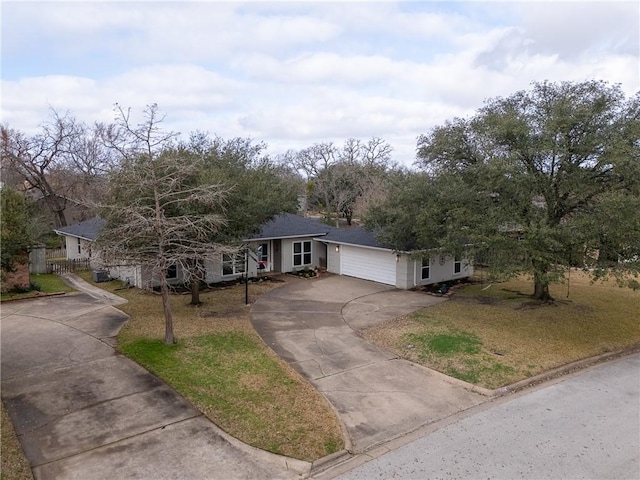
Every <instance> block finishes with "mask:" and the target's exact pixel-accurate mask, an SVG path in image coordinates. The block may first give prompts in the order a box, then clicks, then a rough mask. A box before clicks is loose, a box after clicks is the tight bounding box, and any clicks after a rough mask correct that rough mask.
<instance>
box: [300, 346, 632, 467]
mask: <svg viewBox="0 0 640 480" xmlns="http://www.w3.org/2000/svg"><path fill="white" fill-rule="evenodd" d="M636 353H640V345H633V346H631V347H628V348H625V349H623V350H618V351H615V352H607V353H603V354H601V355H596V356H595V357H589V358H584V359H582V360H577V361H575V362H571V363H568V364H566V365H562V366H560V367H557V368H554V369H552V370H549V371H547V372H544V373H541V374H539V375H536V376H534V377H531V378H527V379H524V380H521V381H519V382H516V383H513V384H511V385H507V386H505V387H501V388H497V389H495V390H489V389H486V388H482V387H477V386H476V385H473V384H471V383H467V382H464V381H462V380H458V379H457V378H453V377H448V376H447V375H445V374H443V373H440V372H437V371H435V370H431V369H427V367H422V366H421V365H417V364H414V365H416V366H419V367H421V368H425V369H427V370H429V371H430V372H432V373H435V374H438V375H441V376H443V377H447V378H448V379H449V381H450V383H452V384H457V385H459V386H461V387H463V388H466V389H467V390H471V391H474V392H476V393H479V394H481V395H484V396H486V397H488V398H487V401H485V402H482V403H480V404H478V405H476V406H475V407H471V408H470V409H466V410H460V411H459V412H457V413H454V414H452V415H449V416H448V417H445V418H442V419H440V420H436V421H434V422H430V423H427V424H424V425H420V426H418V427H417V428H416V429H415V430H412V431H410V432H406V433H404V434H401V435H399V436H397V437H394V438H389V439H388V440H386V441H383V442H380V443H377V444H375V445H372V446H371V447H370V448H368V449H366V450H364V451H362V452H358V453H351V452H348V451H347V450H341V451H339V452H336V453H333V454H331V455H327V456H326V457H322V458H320V459H318V460H316V461H315V462H313V463H312V465H311V470H310V472H309V476H308V477H307V478H318V479H324V478H333V476H334V475H328V476H325V474H327V472H329V471H330V470H332V469H334V468H337V467H340V465H342V464H348V463H351V462H354V464H353V467H349V468H348V470H343V471H340V469H339V472H337V474H338V475H340V474H342V473H345V472H347V471H350V470H352V469H353V468H357V467H358V466H360V465H361V464H364V463H366V462H368V461H369V460H372V459H373V458H376V457H378V456H380V455H382V454H385V453H388V452H390V451H393V450H395V449H396V448H398V447H399V446H401V445H403V444H406V443H409V442H411V441H412V440H413V439H414V438H413V437H416V435H419V436H423V435H426V434H428V433H425V430H424V429H426V428H427V429H433V428H435V429H439V428H440V427H438V426H437V425H442V424H443V422H444V423H446V424H448V423H451V421H452V420H451V419H454V418H456V416H457V415H459V414H464V412H466V411H468V410H473V409H474V408H477V407H480V406H483V405H484V406H485V407H486V405H488V404H489V403H490V402H491V401H493V400H496V399H498V398H502V397H505V396H507V395H508V394H514V393H516V392H520V391H522V390H525V389H527V388H530V387H534V386H537V385H541V384H543V383H546V382H550V381H552V380H554V379H557V378H559V377H562V376H564V375H568V374H571V373H575V372H578V371H580V370H585V369H587V368H589V367H592V366H594V365H597V364H600V363H604V362H607V361H610V360H616V359H618V358H622V357H625V356H627V355H632V354H636ZM420 432H422V433H420ZM403 439H405V440H403ZM394 445H395V446H394ZM374 452H379V453H377V454H376V453H374Z"/></svg>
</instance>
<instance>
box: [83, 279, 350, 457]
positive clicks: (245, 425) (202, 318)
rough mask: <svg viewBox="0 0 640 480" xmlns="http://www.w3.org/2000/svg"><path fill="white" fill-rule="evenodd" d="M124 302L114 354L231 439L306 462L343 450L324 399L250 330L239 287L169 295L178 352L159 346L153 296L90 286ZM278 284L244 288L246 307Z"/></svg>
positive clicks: (160, 327)
mask: <svg viewBox="0 0 640 480" xmlns="http://www.w3.org/2000/svg"><path fill="white" fill-rule="evenodd" d="M80 276H81V277H83V278H84V279H85V280H87V281H89V282H91V283H93V284H94V285H96V286H99V287H101V288H104V289H105V290H109V291H111V292H113V293H115V294H117V295H120V296H122V297H123V298H126V299H127V300H128V301H129V303H127V304H124V305H119V306H118V308H119V309H121V310H122V311H124V312H125V313H127V314H128V315H129V316H130V317H131V320H130V321H129V322H128V323H127V324H126V325H125V326H124V327H123V329H122V330H121V332H120V334H119V335H118V344H119V349H120V350H121V351H122V353H124V354H125V355H127V356H128V357H130V358H132V359H133V360H135V361H136V362H138V363H140V364H141V365H142V366H144V367H145V368H147V369H148V370H149V371H151V372H152V373H154V374H155V375H157V376H158V377H160V378H162V379H163V380H164V381H166V382H167V383H168V384H169V385H171V386H172V387H173V388H175V389H176V390H177V391H178V392H180V393H181V394H182V395H183V396H184V397H185V398H187V399H188V400H189V401H190V402H191V403H192V404H193V405H194V406H196V408H198V409H199V410H200V411H202V412H203V413H204V414H205V415H206V416H207V417H209V418H210V419H211V420H212V421H213V422H215V423H216V424H217V425H218V426H219V427H220V428H222V429H223V430H225V431H226V432H227V433H229V434H231V435H232V436H234V437H236V438H238V439H239V440H242V441H243V442H245V443H247V444H249V445H252V446H254V447H258V448H261V449H263V450H267V451H270V452H274V453H278V454H281V455H286V456H289V457H293V458H297V459H301V460H307V461H313V460H316V459H318V458H321V457H324V456H326V455H328V454H331V453H334V452H336V451H338V450H340V449H342V448H344V440H343V437H342V430H341V428H340V424H339V422H338V419H337V417H336V415H335V413H334V411H333V409H332V408H331V406H330V405H329V404H328V402H327V401H326V399H325V398H324V397H323V396H322V395H321V394H320V393H319V392H318V391H317V390H316V389H315V388H313V387H312V386H311V385H310V384H309V383H308V382H307V381H306V380H304V379H303V378H302V377H300V375H298V373H297V372H295V371H294V370H293V369H292V368H291V367H290V366H289V365H288V364H287V363H286V362H284V361H283V360H281V359H280V358H279V357H278V356H277V355H275V354H274V353H273V352H272V351H271V350H270V349H269V348H268V347H267V346H266V345H265V344H264V342H263V341H262V339H261V338H260V336H259V335H258V334H257V333H256V332H255V330H254V329H253V327H252V325H251V322H250V320H249V308H250V307H249V306H245V305H244V286H243V285H234V286H227V287H220V288H213V289H211V290H208V291H203V292H201V294H200V300H201V301H202V302H203V303H202V305H201V306H198V307H195V306H191V305H189V301H190V299H191V297H190V296H189V295H188V294H187V295H181V294H174V295H172V296H171V307H172V311H173V315H174V332H175V335H176V337H177V339H178V343H177V345H174V346H167V345H165V344H164V343H163V341H162V339H163V338H164V316H163V310H162V301H161V298H160V296H159V295H158V294H155V293H151V292H146V291H142V290H139V289H136V288H131V289H127V288H123V287H122V283H121V282H119V281H111V282H105V283H94V282H93V281H92V278H91V272H80ZM279 285H281V284H280V283H275V282H271V281H265V282H260V283H251V284H250V285H249V291H250V303H253V302H254V301H255V299H256V298H257V296H259V295H261V294H263V293H265V292H267V291H269V290H270V289H272V288H276V287H277V286H279Z"/></svg>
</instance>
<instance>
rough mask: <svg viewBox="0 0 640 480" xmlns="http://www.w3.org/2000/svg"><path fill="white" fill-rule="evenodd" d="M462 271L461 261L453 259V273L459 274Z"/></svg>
mask: <svg viewBox="0 0 640 480" xmlns="http://www.w3.org/2000/svg"><path fill="white" fill-rule="evenodd" d="M461 271H462V260H461V259H460V258H458V257H455V258H454V259H453V273H460V272H461Z"/></svg>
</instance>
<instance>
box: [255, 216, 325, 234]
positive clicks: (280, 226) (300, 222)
mask: <svg viewBox="0 0 640 480" xmlns="http://www.w3.org/2000/svg"><path fill="white" fill-rule="evenodd" d="M330 230H331V227H330V226H329V225H325V224H324V223H322V222H320V221H318V220H316V219H315V218H305V217H301V216H300V215H294V214H293V213H283V214H282V215H278V216H276V217H274V218H273V220H271V221H270V222H267V223H265V224H264V225H263V227H262V228H261V229H260V231H259V232H258V233H257V234H256V235H253V236H252V237H251V238H249V239H248V240H266V239H270V238H289V237H316V236H322V235H325V234H326V233H328V232H329V231H330Z"/></svg>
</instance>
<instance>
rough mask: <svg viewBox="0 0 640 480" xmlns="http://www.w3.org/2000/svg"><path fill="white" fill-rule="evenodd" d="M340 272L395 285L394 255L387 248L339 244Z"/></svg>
mask: <svg viewBox="0 0 640 480" xmlns="http://www.w3.org/2000/svg"><path fill="white" fill-rule="evenodd" d="M340 273H341V274H342V275H348V276H350V277H357V278H363V279H365V280H372V281H374V282H379V283H384V284H387V285H393V286H395V285H396V256H395V254H394V253H393V252H391V251H389V250H386V249H385V250H382V249H375V248H363V247H354V246H350V245H341V248H340Z"/></svg>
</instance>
